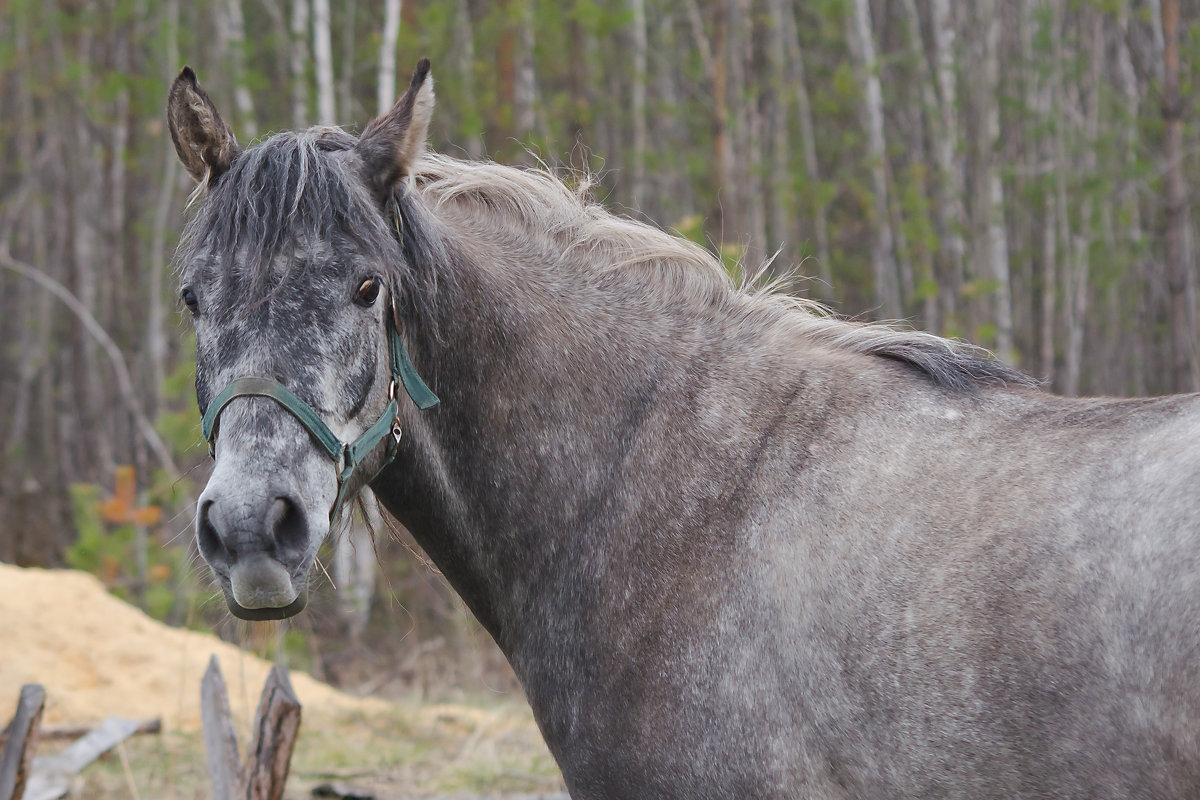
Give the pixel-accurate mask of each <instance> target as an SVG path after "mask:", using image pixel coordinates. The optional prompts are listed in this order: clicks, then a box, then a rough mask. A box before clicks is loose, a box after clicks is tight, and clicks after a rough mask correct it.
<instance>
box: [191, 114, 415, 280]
mask: <svg viewBox="0 0 1200 800" xmlns="http://www.w3.org/2000/svg"><path fill="white" fill-rule="evenodd" d="M355 142H357V139H355V137H353V136H351V135H350V134H348V133H346V132H344V131H342V130H341V129H339V128H333V127H316V128H310V129H309V130H306V131H285V132H282V133H278V134H275V135H273V136H271V137H270V138H269V139H267V140H265V141H263V142H262V143H260V144H258V145H255V146H254V147H251V148H249V149H247V150H246V151H244V152H243V153H241V154H240V155H239V156H238V157H237V158H236V159H235V160H234V162H233V164H232V165H231V167H230V169H229V171H228V172H227V173H225V174H224V175H223V176H222V177H221V179H220V181H219V182H218V183H217V185H216V186H215V187H214V188H213V189H212V190H211V192H210V193H209V196H208V197H207V198H206V199H205V201H204V202H203V204H202V205H201V206H200V207H199V209H198V210H197V211H196V214H195V215H194V216H193V217H192V219H191V220H190V221H189V222H188V224H187V226H186V227H185V229H184V231H183V236H182V240H181V244H180V247H179V249H178V250H177V252H176V266H177V269H180V270H182V269H184V268H185V267H186V265H188V264H190V263H194V262H196V261H201V262H206V263H219V264H221V265H223V266H222V268H225V269H237V270H239V271H241V273H242V277H243V283H244V284H245V285H246V286H247V287H249V289H250V291H251V294H252V297H249V298H244V299H245V300H246V301H247V302H253V301H254V300H255V299H262V298H263V297H264V296H266V295H267V294H269V293H271V292H274V291H276V290H278V289H279V288H281V286H282V285H284V284H285V283H286V282H287V281H288V278H289V276H290V271H291V269H292V268H293V267H294V266H295V265H296V264H297V263H303V262H304V260H305V257H306V256H310V255H311V254H312V252H313V251H315V250H316V249H318V248H321V247H322V245H323V244H335V245H339V246H343V247H344V246H352V247H354V248H355V249H356V250H357V251H358V253H359V255H361V256H362V257H363V258H365V259H370V260H373V261H376V262H378V263H379V265H380V269H381V270H384V271H386V270H389V269H398V268H399V265H397V264H395V263H394V262H395V258H394V254H395V240H394V238H393V237H394V235H393V234H392V233H391V232H390V230H389V228H388V226H387V224H386V222H385V220H384V218H383V215H382V214H381V213H380V211H379V209H378V208H377V204H376V203H375V201H374V199H373V198H372V196H371V194H370V192H369V191H368V189H367V187H366V185H365V184H364V182H363V180H362V177H361V164H360V162H359V160H358V159H357V156H356V155H355V154H354V152H353V147H354V144H355Z"/></svg>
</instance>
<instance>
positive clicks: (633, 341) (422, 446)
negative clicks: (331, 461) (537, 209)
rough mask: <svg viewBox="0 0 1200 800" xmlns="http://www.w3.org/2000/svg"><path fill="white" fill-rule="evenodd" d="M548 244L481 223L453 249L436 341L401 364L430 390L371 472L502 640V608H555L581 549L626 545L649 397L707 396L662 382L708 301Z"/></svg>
mask: <svg viewBox="0 0 1200 800" xmlns="http://www.w3.org/2000/svg"><path fill="white" fill-rule="evenodd" d="M561 258H562V257H561V255H560V254H558V253H556V252H555V251H554V250H553V248H550V247H538V245H537V244H536V243H534V244H529V243H521V242H518V241H516V240H508V241H506V240H503V239H499V240H496V239H492V240H491V241H488V242H487V244H486V245H481V246H479V247H474V248H472V250H471V258H470V259H468V261H469V263H462V264H459V265H457V267H456V270H457V274H455V275H453V276H452V280H449V281H446V289H445V291H442V292H440V294H439V299H438V302H437V309H436V314H437V317H438V319H437V325H438V327H439V330H440V331H441V342H440V343H431V344H430V345H429V346H428V348H427V352H425V353H422V354H421V359H422V361H423V364H419V365H418V366H420V367H421V369H422V372H423V374H427V375H429V376H431V378H432V381H433V383H434V388H435V390H436V391H437V392H438V394H439V395H440V396H441V397H442V405H441V407H440V408H439V409H438V410H437V411H435V412H432V413H430V414H427V415H422V416H420V417H419V418H417V419H415V420H414V421H413V422H412V423H410V428H409V431H408V433H406V437H407V440H406V441H407V447H409V448H410V449H409V450H407V451H406V455H405V456H403V457H401V458H400V459H399V460H398V462H397V464H396V465H395V467H393V468H392V469H391V470H390V471H389V472H388V473H386V474H385V476H383V477H384V480H382V481H379V482H377V485H376V487H375V488H376V492H377V493H378V494H379V495H380V498H381V499H382V500H383V502H384V503H385V505H387V506H388V507H389V508H390V509H391V510H392V511H393V513H394V514H395V515H396V516H397V518H398V519H400V521H401V522H402V523H404V524H405V525H406V526H407V527H408V528H409V529H410V530H411V531H412V533H413V534H414V536H415V538H416V539H417V541H418V542H419V543H420V544H421V545H422V547H423V548H424V549H425V550H426V552H427V553H428V554H429V555H430V557H431V558H432V559H433V561H434V562H435V563H436V564H437V566H438V567H439V569H441V571H442V572H443V573H444V574H445V575H446V577H447V578H448V579H449V580H450V581H451V583H452V584H453V585H454V587H455V589H456V590H457V591H458V592H459V594H460V595H462V596H463V598H464V599H465V600H466V602H467V603H468V605H469V606H470V607H471V608H472V610H473V611H474V613H475V614H476V616H478V617H479V619H480V620H481V622H482V623H483V624H484V625H485V627H487V628H488V629H489V631H490V632H491V633H492V635H493V636H494V637H495V638H496V639H497V641H498V642H499V643H500V644H501V646H502V647H504V648H505V649H506V650H508V649H509V648H510V647H514V646H515V645H514V636H515V635H516V634H515V632H514V631H511V630H508V629H507V627H506V623H507V622H508V621H510V620H515V619H516V618H517V617H519V616H522V615H525V614H528V613H537V609H538V608H544V607H548V606H552V607H554V608H555V609H556V611H557V612H558V613H557V614H556V618H558V619H566V618H569V616H570V611H569V607H570V606H571V604H572V603H573V602H574V601H575V600H576V599H577V596H576V595H577V593H578V592H579V588H580V587H581V586H583V585H585V584H587V583H588V582H589V581H590V580H592V579H593V578H594V575H589V574H586V573H588V572H589V571H592V572H594V571H596V570H597V569H602V567H598V566H597V560H598V561H601V562H602V561H604V560H605V559H607V558H609V557H610V556H613V554H614V553H615V552H618V551H621V550H622V549H624V548H628V547H629V546H630V543H629V541H628V540H623V537H629V536H631V535H634V534H635V533H636V532H635V531H630V530H626V529H623V528H622V527H621V521H622V518H623V515H624V511H623V504H626V503H628V502H629V500H628V495H629V494H630V493H631V490H630V484H631V483H634V484H638V483H644V482H645V480H646V478H647V476H646V475H644V474H640V473H639V472H637V471H635V468H632V467H631V466H630V464H629V458H630V454H631V453H644V452H646V451H648V450H661V449H662V447H661V440H662V437H663V436H664V434H665V433H666V431H667V430H668V429H670V428H672V427H673V425H672V423H671V420H672V419H673V418H677V416H676V412H675V411H674V410H668V409H667V406H668V405H669V404H670V403H672V402H673V403H678V404H692V405H695V404H699V405H702V406H703V405H705V404H713V405H719V404H720V403H721V402H722V400H721V398H720V397H716V396H705V397H699V398H698V397H690V398H688V397H680V396H678V394H679V393H678V389H680V388H681V387H684V388H685V387H687V386H692V387H694V388H695V387H699V384H698V383H697V382H696V381H695V380H691V381H689V380H688V378H687V376H688V375H689V374H691V375H693V376H694V375H696V374H698V372H700V371H702V370H700V369H699V367H698V362H700V361H702V360H703V356H704V354H705V353H706V352H708V351H709V350H710V349H711V343H712V342H716V341H720V340H722V339H724V338H725V336H724V334H723V333H721V332H719V331H716V330H715V329H714V325H715V324H716V322H715V321H714V320H716V319H719V317H718V315H710V316H709V317H708V318H707V319H705V317H704V315H702V314H701V315H696V314H690V315H689V314H686V313H684V309H683V308H682V304H681V303H680V301H679V300H678V299H677V298H676V299H673V298H671V297H667V296H664V295H663V294H662V293H647V292H646V291H645V289H644V287H639V285H638V281H637V280H636V276H631V275H622V274H621V273H620V272H619V271H613V272H610V273H604V274H600V273H595V272H593V273H592V274H591V275H590V277H588V276H585V275H582V274H579V273H578V272H574V273H573V272H572V271H571V270H570V269H565V268H564V267H563V265H562V264H561V263H559V262H560V261H561ZM668 386H670V387H672V388H673V391H671V392H668V391H665V387H668ZM697 390H698V389H697ZM671 435H672V436H673V437H678V436H680V435H685V434H681V433H680V432H679V431H678V430H671ZM639 457H640V456H639ZM626 516H627V515H626ZM585 542H586V546H587V549H588V552H587V553H584V552H583V550H582V549H581V548H582V547H583V544H584V543H585ZM563 635H567V633H566V632H564V633H563ZM510 657H511V655H510Z"/></svg>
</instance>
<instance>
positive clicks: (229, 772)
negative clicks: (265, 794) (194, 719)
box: [200, 655, 245, 798]
mask: <svg viewBox="0 0 1200 800" xmlns="http://www.w3.org/2000/svg"><path fill="white" fill-rule="evenodd" d="M200 718H201V721H202V722H203V725H204V753H205V756H206V758H207V760H208V775H209V779H210V780H211V781H212V790H213V797H216V798H225V797H228V798H233V797H243V796H245V793H244V792H243V786H244V784H243V782H242V771H241V769H240V764H239V762H238V747H237V733H236V732H235V731H234V729H233V714H232V713H231V712H230V710H229V692H228V690H226V688H225V678H224V677H222V675H221V665H220V664H219V663H218V662H217V657H216V656H215V655H214V656H213V657H212V658H211V659H210V660H209V662H208V669H206V670H205V671H204V678H203V679H201V681H200Z"/></svg>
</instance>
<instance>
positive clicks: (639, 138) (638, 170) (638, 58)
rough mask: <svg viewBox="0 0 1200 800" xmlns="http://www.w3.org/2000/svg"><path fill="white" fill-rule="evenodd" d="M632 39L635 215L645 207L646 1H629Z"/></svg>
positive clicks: (632, 201)
mask: <svg viewBox="0 0 1200 800" xmlns="http://www.w3.org/2000/svg"><path fill="white" fill-rule="evenodd" d="M629 12H630V15H631V17H632V19H631V21H630V26H631V27H630V34H631V36H630V39H631V40H632V44H633V85H632V87H631V91H630V98H629V99H630V103H631V105H632V108H631V109H630V113H631V114H632V116H633V152H632V153H631V158H630V161H631V162H632V165H631V166H632V169H631V172H632V180H631V182H630V187H629V189H630V191H629V204H630V206H632V207H633V209H634V210H635V211H643V210H644V209H645V205H646V146H647V135H646V82H647V80H648V79H649V78H648V75H647V74H646V72H647V59H648V53H647V50H648V47H649V45H648V44H647V41H646V38H647V37H646V0H629Z"/></svg>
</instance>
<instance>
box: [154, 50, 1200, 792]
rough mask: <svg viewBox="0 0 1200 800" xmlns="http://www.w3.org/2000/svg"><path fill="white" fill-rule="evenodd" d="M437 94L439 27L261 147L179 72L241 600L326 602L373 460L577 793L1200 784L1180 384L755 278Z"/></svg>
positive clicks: (196, 311) (1199, 416) (223, 533)
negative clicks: (403, 83)
mask: <svg viewBox="0 0 1200 800" xmlns="http://www.w3.org/2000/svg"><path fill="white" fill-rule="evenodd" d="M432 110H433V89H432V80H431V78H430V77H429V74H428V63H427V62H422V63H421V64H420V65H419V66H418V68H417V71H416V73H415V74H414V76H413V79H412V82H411V85H410V86H409V87H408V91H407V92H406V94H405V95H404V96H403V97H402V98H401V100H400V101H399V102H398V103H397V105H396V107H395V108H394V109H393V110H392V111H391V112H389V113H387V114H385V115H383V116H381V117H379V118H378V119H376V120H374V121H373V122H371V123H370V124H369V125H368V126H367V128H366V129H365V130H364V131H363V133H362V136H361V137H358V138H355V137H354V136H352V135H350V134H347V133H345V132H343V131H341V130H340V129H337V128H326V127H318V128H312V129H309V130H307V131H301V132H288V133H279V134H276V135H275V136H272V137H271V138H269V139H267V140H265V141H263V142H262V143H260V144H257V145H255V146H254V147H251V148H248V149H244V150H243V149H242V148H240V147H239V145H238V143H237V141H236V139H235V138H234V136H233V133H232V132H231V130H230V128H229V127H228V126H227V125H226V124H225V122H224V121H223V120H222V118H221V115H220V114H219V113H218V112H217V110H216V108H215V107H214V105H213V103H212V102H211V100H210V99H209V98H208V96H207V95H206V94H205V93H204V92H203V91H202V90H201V88H200V87H199V85H198V83H197V81H196V78H195V75H194V74H193V73H192V72H191V71H190V70H187V69H185V70H184V72H183V73H181V74H180V76H179V78H178V79H176V81H175V84H174V86H173V87H172V89H171V94H170V100H169V112H168V117H169V122H170V129H171V134H172V137H173V139H174V141H175V145H176V147H177V149H178V151H179V155H180V158H181V159H182V161H183V163H184V165H185V167H186V168H187V170H188V171H189V173H190V174H191V175H192V177H193V178H195V180H196V181H197V183H198V184H199V188H200V191H201V193H202V194H203V195H204V199H203V200H202V201H201V203H200V205H199V207H198V209H197V211H196V212H195V214H194V216H193V218H192V219H191V220H190V222H189V223H188V225H187V228H186V230H185V233H184V236H183V240H182V242H181V245H180V247H179V251H178V256H177V260H178V268H179V275H180V279H181V296H182V298H183V302H184V303H185V304H186V305H187V307H188V308H189V309H190V311H191V313H192V317H193V320H194V324H195V331H196V341H197V371H196V393H197V399H198V401H199V406H200V409H201V412H202V413H203V414H204V430H205V435H206V437H208V438H209V440H210V442H211V443H212V445H213V448H214V455H215V458H216V466H215V469H214V471H213V474H212V478H211V479H210V481H209V483H208V485H207V487H206V488H205V490H204V492H203V494H202V495H201V498H200V501H199V507H198V514H197V523H196V528H197V531H196V532H197V540H198V543H199V547H200V551H201V553H202V554H203V555H204V557H205V558H206V559H207V561H208V563H209V564H210V565H211V567H212V570H213V573H214V575H215V576H216V578H217V580H218V582H219V583H220V585H221V587H222V589H223V590H224V592H225V595H226V599H227V601H228V602H229V605H230V608H231V610H232V611H233V612H234V613H235V614H238V615H239V616H244V617H248V618H273V617H282V616H287V615H290V614H293V613H295V612H296V611H298V610H299V609H300V608H301V607H303V604H304V599H305V596H306V580H307V575H308V573H309V571H310V569H311V567H312V563H313V559H314V556H315V554H316V552H317V548H318V547H319V546H320V544H321V542H322V541H323V540H324V538H325V537H326V536H327V534H328V532H329V529H330V523H331V519H336V518H337V510H338V508H339V507H340V506H341V504H342V503H343V502H344V501H345V500H346V499H347V498H349V497H351V496H353V494H354V492H355V491H357V490H358V489H359V488H360V487H362V486H363V485H365V484H367V483H369V484H370V486H371V488H372V490H373V491H374V492H375V494H376V495H377V496H378V497H379V499H380V500H381V501H382V502H383V504H384V505H385V506H386V507H387V508H388V510H389V511H390V512H391V513H392V514H393V515H394V516H395V517H396V519H398V520H399V521H400V522H402V523H403V524H404V525H405V526H406V527H407V528H408V529H409V530H410V531H411V532H412V534H413V536H414V537H415V538H416V539H417V541H418V542H419V543H420V544H421V546H422V547H423V548H424V549H425V551H426V552H427V553H428V555H429V556H430V558H431V559H432V560H433V561H434V562H435V563H436V565H437V566H438V568H439V569H440V570H441V571H442V572H443V573H444V574H445V576H446V578H447V579H448V580H449V581H450V583H451V584H452V585H453V586H454V587H455V589H456V590H457V591H458V592H459V593H460V594H461V596H462V597H463V599H464V600H465V601H466V603H467V604H468V605H469V607H470V608H471V610H472V611H473V613H474V614H475V615H476V616H477V617H478V618H479V620H480V622H481V623H482V624H483V625H484V626H485V627H486V629H487V630H488V631H489V632H490V633H491V635H492V636H493V637H494V638H495V640H496V641H497V643H498V644H499V645H500V647H501V648H502V649H503V651H504V653H505V654H506V656H507V657H508V659H509V661H510V662H511V664H512V666H513V668H514V670H515V671H516V673H517V675H518V676H519V678H520V679H521V682H522V684H523V686H524V689H525V692H526V694H527V696H528V698H529V702H530V704H531V705H532V707H533V710H534V714H535V716H536V718H537V721H538V724H539V726H540V727H541V730H542V732H543V734H544V736H545V738H546V741H547V743H548V744H549V746H550V749H551V751H552V752H553V753H554V755H555V757H556V758H557V760H558V763H559V765H560V766H561V768H562V772H563V776H564V778H565V779H566V782H567V785H568V787H569V788H570V791H571V793H572V795H573V796H574V797H577V798H597V799H601V798H603V799H605V800H607V799H608V798H621V797H630V798H733V797H757V798H904V797H907V798H926V797H959V798H1013V797H1029V798H1185V797H1196V796H1198V795H1200V740H1198V737H1200V523H1198V520H1200V496H1198V493H1197V492H1196V490H1195V486H1196V484H1197V479H1198V478H1200V447H1197V445H1196V444H1195V442H1196V439H1197V436H1198V435H1200V402H1198V401H1197V399H1196V398H1195V397H1170V398H1159V399H1140V400H1112V399H1091V400H1068V399H1063V398H1059V397H1055V396H1052V395H1049V394H1046V393H1043V392H1041V391H1039V390H1038V389H1037V388H1036V386H1035V385H1034V383H1033V382H1032V381H1031V380H1030V379H1028V378H1027V377H1025V376H1023V375H1022V374H1020V373H1019V372H1016V371H1014V370H1012V369H1010V368H1008V367H1006V366H1004V365H1002V364H999V363H997V362H996V361H994V360H992V359H990V358H989V357H987V356H986V354H983V353H981V352H979V351H977V350H975V349H974V348H971V347H969V346H966V345H963V344H960V343H956V342H951V341H947V340H944V339H940V338H937V337H934V336H931V335H928V334H923V333H918V332H913V331H906V330H898V329H893V328H889V327H883V326H872V325H860V324H852V323H849V322H846V321H842V320H838V319H835V318H832V317H830V316H828V315H826V314H823V313H821V312H820V311H819V310H818V309H816V308H815V307H813V306H811V305H810V304H808V303H806V302H804V301H801V300H796V299H792V298H788V297H784V296H781V295H778V294H772V293H769V292H764V291H759V290H754V289H752V288H748V287H735V286H732V285H731V284H730V282H729V280H728V278H727V277H726V275H725V273H724V272H723V270H722V268H721V265H720V264H719V263H718V262H717V260H716V259H714V258H713V257H712V256H711V255H710V254H709V253H707V252H706V251H704V250H703V249H701V248H699V247H697V246H695V245H692V244H690V243H688V242H685V241H683V240H681V239H679V238H676V237H674V236H671V235H668V234H666V233H664V232H662V231H659V230H657V229H655V228H652V227H650V226H647V225H643V224H640V223H637V222H633V221H630V220H628V219H624V218H620V217H617V216H614V215H612V214H610V213H609V212H607V211H605V210H604V209H603V208H601V207H599V206H597V205H594V204H592V203H590V202H588V201H587V200H586V199H585V198H584V197H583V196H581V194H580V193H579V192H577V191H574V190H572V189H569V188H568V187H567V186H565V185H564V184H563V183H562V182H560V181H559V180H558V179H556V178H555V177H554V176H552V175H551V174H548V173H547V172H545V171H539V170H518V169H514V168H510V167H505V166H500V165H497V164H493V163H478V162H466V161H459V160H455V159H452V158H447V157H445V156H439V155H435V154H431V153H428V152H425V150H424V142H425V138H426V131H427V126H428V123H429V118H430V115H431V114H432ZM406 365H407V366H406ZM439 398H440V401H441V402H440V403H437V400H438V399H439Z"/></svg>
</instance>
